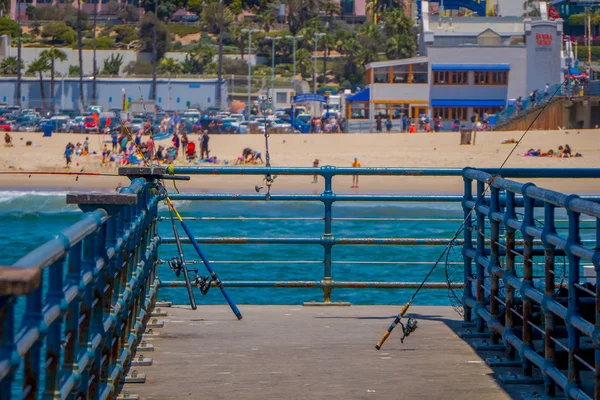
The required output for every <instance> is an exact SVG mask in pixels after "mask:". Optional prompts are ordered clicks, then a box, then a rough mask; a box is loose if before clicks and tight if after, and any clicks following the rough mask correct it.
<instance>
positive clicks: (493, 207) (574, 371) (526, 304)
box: [463, 169, 600, 399]
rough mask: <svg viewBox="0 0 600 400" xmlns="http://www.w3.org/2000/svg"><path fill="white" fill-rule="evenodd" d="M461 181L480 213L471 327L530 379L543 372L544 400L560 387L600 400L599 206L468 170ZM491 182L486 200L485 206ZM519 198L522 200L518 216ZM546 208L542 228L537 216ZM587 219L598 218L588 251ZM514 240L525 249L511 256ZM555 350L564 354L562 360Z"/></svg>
mask: <svg viewBox="0 0 600 400" xmlns="http://www.w3.org/2000/svg"><path fill="white" fill-rule="evenodd" d="M464 180H465V193H464V201H463V206H464V211H465V215H468V213H470V211H471V210H472V209H473V208H474V218H467V223H466V226H465V230H464V245H463V254H464V257H465V258H464V280H465V289H464V298H463V301H464V309H465V314H464V315H465V320H466V321H470V320H471V318H472V313H473V312H474V313H475V322H476V326H477V330H478V331H479V332H484V330H485V328H488V329H489V332H490V336H491V340H492V343H498V342H499V341H502V342H503V343H504V344H505V345H506V348H507V359H508V360H509V361H511V360H515V359H516V355H517V354H518V356H519V358H520V362H521V363H522V367H523V374H524V376H525V377H531V376H532V373H533V371H532V367H533V366H535V367H537V368H539V369H540V372H541V374H542V375H543V377H544V382H545V387H546V394H547V395H554V394H555V392H556V388H557V387H559V388H560V389H561V390H562V391H563V393H565V395H566V396H567V397H570V398H574V399H589V398H596V399H598V398H600V302H599V299H600V289H599V288H600V286H599V285H598V284H599V283H600V204H598V203H595V202H591V201H588V200H584V199H582V198H580V197H579V196H576V195H570V196H568V195H565V194H562V193H558V192H554V191H551V190H546V189H541V188H538V187H536V186H535V185H533V184H531V183H527V184H522V183H518V182H514V181H510V180H507V179H503V178H493V177H492V175H490V174H487V173H485V172H482V171H476V170H472V169H467V170H466V171H465V173H464ZM473 182H475V183H476V187H477V189H476V192H475V194H474V193H473V191H472V184H473ZM489 182H491V186H490V196H489V197H486V198H483V195H484V192H485V189H486V185H488V183H489ZM516 196H521V197H522V199H523V206H522V210H523V213H522V216H519V214H518V212H517V209H518V208H519V206H518V205H517V204H516V203H515V198H516ZM501 197H504V198H505V199H506V201H505V202H504V204H501V203H500V198H501ZM540 202H541V204H542V209H543V215H544V221H543V226H540V224H539V223H537V222H536V220H535V217H534V215H535V214H534V213H535V207H536V203H538V204H539V203H540ZM558 212H562V213H566V215H567V220H568V229H567V230H566V234H565V233H564V231H565V230H561V231H560V232H559V230H558V229H557V226H556V214H557V213H558ZM582 217H587V218H591V219H592V220H595V230H596V236H595V240H592V244H591V245H589V244H588V243H586V242H585V241H583V240H582V237H581V236H582V233H581V230H582V229H581V219H582ZM486 223H487V224H489V231H488V227H487V226H486ZM517 235H520V236H521V237H522V241H523V248H522V249H516V248H515V236H517ZM559 252H560V253H562V254H566V264H567V266H566V267H565V273H564V276H563V277H561V276H560V274H559V273H558V268H557V264H558V260H557V256H558V254H559ZM536 254H538V255H539V254H541V255H543V259H541V260H539V259H536V257H535V255H536ZM519 260H522V261H519ZM583 262H587V263H588V264H589V265H590V266H593V269H594V277H593V278H592V281H593V284H590V283H584V279H583V273H582V270H583V266H582V263H583ZM517 267H520V268H521V272H520V274H521V276H518V275H517ZM534 267H538V268H539V269H541V270H542V271H543V278H541V279H535V277H534V274H533V270H534ZM473 269H474V270H473ZM563 281H564V284H563V283H562V282H563ZM501 283H502V284H503V285H504V288H501V286H500V284H501ZM557 286H558V290H557ZM540 314H541V316H540ZM584 338H587V339H588V340H589V344H588V345H586V344H585V341H584V340H583V339H584ZM536 340H541V341H542V342H543V348H544V350H543V351H538V350H536V348H539V347H538V346H536V345H535V343H534V342H535V341H536ZM559 352H563V353H566V359H567V361H566V362H564V361H561V357H559V356H558V354H557V353H559ZM515 353H516V354H515ZM513 362H514V361H513ZM586 380H587V382H593V389H592V390H590V389H589V386H588V388H587V390H586V388H585V387H584V386H585V385H583V384H582V382H585V381H586Z"/></svg>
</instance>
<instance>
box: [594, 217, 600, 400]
mask: <svg viewBox="0 0 600 400" xmlns="http://www.w3.org/2000/svg"><path fill="white" fill-rule="evenodd" d="M593 262H594V270H595V271H596V325H595V326H594V337H593V343H594V361H595V365H594V368H595V373H594V378H595V382H596V384H595V385H594V391H595V392H594V398H596V399H600V218H596V253H595V254H594V258H593Z"/></svg>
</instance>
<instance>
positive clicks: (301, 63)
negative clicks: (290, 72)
mask: <svg viewBox="0 0 600 400" xmlns="http://www.w3.org/2000/svg"><path fill="white" fill-rule="evenodd" d="M296 65H297V66H298V68H299V69H300V75H302V77H303V78H306V77H308V76H310V74H311V73H312V68H313V62H312V55H311V53H310V52H309V51H308V50H306V49H298V50H296Z"/></svg>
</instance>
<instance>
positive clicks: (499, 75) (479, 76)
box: [473, 71, 508, 86]
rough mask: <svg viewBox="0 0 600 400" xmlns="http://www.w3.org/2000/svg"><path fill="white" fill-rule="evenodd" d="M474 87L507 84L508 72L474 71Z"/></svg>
mask: <svg viewBox="0 0 600 400" xmlns="http://www.w3.org/2000/svg"><path fill="white" fill-rule="evenodd" d="M473 84H474V85H500V86H506V85H507V84H508V71H475V72H474V79H473Z"/></svg>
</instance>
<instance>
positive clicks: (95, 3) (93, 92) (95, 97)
mask: <svg viewBox="0 0 600 400" xmlns="http://www.w3.org/2000/svg"><path fill="white" fill-rule="evenodd" d="M93 1H94V28H93V29H94V55H93V57H94V60H93V62H92V64H93V72H92V73H93V75H92V103H94V104H98V102H97V99H98V97H97V93H96V75H97V74H98V66H97V65H96V18H97V16H98V0H93ZM63 95H64V94H63Z"/></svg>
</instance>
